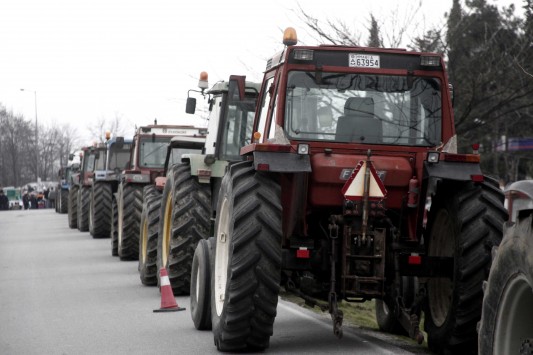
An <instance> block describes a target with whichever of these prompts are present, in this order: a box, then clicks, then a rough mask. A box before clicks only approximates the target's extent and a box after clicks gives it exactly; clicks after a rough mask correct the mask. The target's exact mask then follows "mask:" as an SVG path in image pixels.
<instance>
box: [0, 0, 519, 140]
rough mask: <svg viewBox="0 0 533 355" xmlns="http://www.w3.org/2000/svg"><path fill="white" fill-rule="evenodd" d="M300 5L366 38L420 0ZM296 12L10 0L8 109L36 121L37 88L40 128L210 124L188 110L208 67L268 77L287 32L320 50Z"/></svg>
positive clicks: (1, 92) (3, 21) (289, 6)
mask: <svg viewBox="0 0 533 355" xmlns="http://www.w3.org/2000/svg"><path fill="white" fill-rule="evenodd" d="M509 1H510V0H509ZM509 1H507V0H506V1H504V2H505V3H507V2H509ZM299 3H300V4H301V6H302V7H303V8H304V9H305V11H307V12H308V13H310V14H311V15H312V16H315V17H317V18H319V19H321V20H322V21H326V20H340V21H343V22H344V23H346V24H347V25H349V26H351V27H356V26H359V28H360V29H361V30H362V31H364V40H365V41H366V37H367V31H366V30H364V28H365V27H367V26H368V20H369V17H370V15H369V14H370V13H371V12H372V13H374V14H375V16H376V17H377V18H378V20H379V21H380V22H381V23H382V25H386V23H390V22H391V21H392V20H391V18H392V13H393V12H394V11H395V10H397V11H399V12H400V15H401V16H400V17H402V16H405V9H408V8H413V7H416V6H417V4H418V3H419V0H401V1H396V0H373V1H368V0H365V1H360V0H352V1H346V0H327V1H316V0H303V1H299ZM500 3H501V1H500V2H498V4H500ZM399 4H400V5H402V6H401V7H400V6H399ZM451 5H452V0H446V1H444V0H439V1H434V0H431V1H428V0H425V1H422V5H421V8H420V11H419V13H418V14H417V19H416V21H413V23H415V24H416V25H417V28H415V29H412V30H411V31H410V33H415V32H416V31H421V30H423V29H424V28H425V29H428V28H429V27H430V26H431V25H432V24H436V25H440V26H441V25H442V24H443V23H444V17H443V15H444V12H446V11H449V9H450V8H451ZM399 8H400V9H403V10H400V9H399ZM297 9H298V1H296V0H267V1H252V0H242V1H241V0H233V1H232V0H226V1H220V0H218V1H212V0H204V1H178V0H168V1H167V0H151V1H138V0H128V1H119V0H90V1H86V0H85V1H81V0H63V1H59V0H1V6H0V103H1V104H2V105H4V106H5V107H7V109H8V110H11V111H13V113H15V114H22V115H24V116H25V117H26V118H28V119H31V120H34V119H35V113H34V112H35V106H34V94H33V92H32V91H36V92H37V112H38V121H39V124H51V123H58V124H64V123H70V124H71V125H73V126H77V127H78V132H79V133H80V136H82V137H84V138H86V140H88V137H85V136H84V133H83V132H85V131H86V130H87V126H88V125H90V124H91V123H92V122H94V121H96V120H98V119H100V118H102V117H105V118H108V119H112V118H113V117H115V116H116V115H118V116H120V117H122V118H123V120H124V122H125V124H127V125H129V126H130V127H131V133H133V127H134V125H135V124H137V125H143V124H149V123H151V122H152V121H153V119H154V118H157V119H158V122H159V123H161V124H197V125H201V124H203V122H202V120H201V119H200V118H194V117H192V116H190V115H186V114H185V99H186V97H187V90H188V89H196V86H197V83H198V75H199V73H200V72H201V71H207V72H208V73H209V83H210V85H212V84H214V83H215V82H216V81H218V80H227V78H228V77H229V75H231V74H238V75H247V78H248V79H251V80H256V81H260V80H261V78H262V72H263V70H264V68H265V64H266V59H267V58H268V57H270V56H271V55H272V54H274V53H275V52H277V51H279V50H281V49H282V44H281V37H282V34H281V31H282V29H283V28H285V27H287V26H292V27H295V28H296V29H297V32H298V35H299V38H300V40H301V41H303V42H304V43H305V44H309V45H315V44H318V43H316V42H315V41H311V40H310V38H309V36H306V33H305V32H306V28H305V27H304V26H303V24H302V21H301V20H300V19H299V18H298V15H297V13H295V11H297ZM21 88H25V89H26V91H25V92H21V91H20V89H21Z"/></svg>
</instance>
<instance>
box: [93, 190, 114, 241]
mask: <svg viewBox="0 0 533 355" xmlns="http://www.w3.org/2000/svg"><path fill="white" fill-rule="evenodd" d="M112 201H113V189H112V186H111V184H109V183H106V182H95V183H94V185H93V189H92V193H91V205H90V216H89V219H90V220H89V229H90V232H91V235H92V236H93V238H109V237H110V235H111V213H112Z"/></svg>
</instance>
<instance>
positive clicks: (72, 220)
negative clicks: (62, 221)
mask: <svg viewBox="0 0 533 355" xmlns="http://www.w3.org/2000/svg"><path fill="white" fill-rule="evenodd" d="M78 190H79V186H77V185H74V186H71V187H70V189H69V191H68V226H69V227H70V228H72V229H75V228H78Z"/></svg>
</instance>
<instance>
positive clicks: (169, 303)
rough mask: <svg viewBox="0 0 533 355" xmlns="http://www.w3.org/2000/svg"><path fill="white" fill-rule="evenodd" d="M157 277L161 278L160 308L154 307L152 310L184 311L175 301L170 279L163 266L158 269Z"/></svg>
mask: <svg viewBox="0 0 533 355" xmlns="http://www.w3.org/2000/svg"><path fill="white" fill-rule="evenodd" d="M159 279H160V280H161V308H159V309H154V312H176V311H184V310H185V308H181V307H179V306H178V304H177V303H176V299H175V298H174V293H173V292H172V287H171V286H170V280H169V279H168V273H167V269H165V268H164V267H162V268H161V269H160V270H159Z"/></svg>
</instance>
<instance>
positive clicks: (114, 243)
mask: <svg viewBox="0 0 533 355" xmlns="http://www.w3.org/2000/svg"><path fill="white" fill-rule="evenodd" d="M111 211H112V212H111V255H112V256H118V203H117V197H116V196H115V195H113V200H112V201H111Z"/></svg>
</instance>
